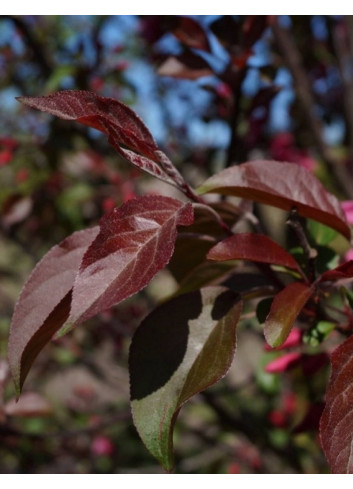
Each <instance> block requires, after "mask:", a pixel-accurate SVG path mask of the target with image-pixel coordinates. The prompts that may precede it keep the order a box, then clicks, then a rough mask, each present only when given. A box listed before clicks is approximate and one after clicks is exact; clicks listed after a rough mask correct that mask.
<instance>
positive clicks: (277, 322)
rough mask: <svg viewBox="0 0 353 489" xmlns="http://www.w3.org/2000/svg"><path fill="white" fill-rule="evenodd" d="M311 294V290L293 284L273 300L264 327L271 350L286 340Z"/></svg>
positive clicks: (298, 284)
mask: <svg viewBox="0 0 353 489" xmlns="http://www.w3.org/2000/svg"><path fill="white" fill-rule="evenodd" d="M312 294H313V288H312V287H309V286H308V285H305V284H303V283H301V282H293V283H291V284H289V285H287V287H285V288H284V289H283V290H281V292H279V293H278V294H277V295H276V296H275V297H274V299H273V302H272V305H271V309H270V312H269V314H268V316H267V318H266V321H265V325H264V333H265V338H266V341H267V343H268V344H269V345H270V346H272V347H273V348H275V347H277V346H280V345H282V343H284V342H285V340H286V339H287V337H288V335H289V333H290V331H291V329H292V327H293V324H294V321H295V320H296V318H297V317H298V315H299V314H300V311H301V310H302V308H303V307H304V306H305V304H306V303H307V301H308V300H309V299H310V297H311V296H312Z"/></svg>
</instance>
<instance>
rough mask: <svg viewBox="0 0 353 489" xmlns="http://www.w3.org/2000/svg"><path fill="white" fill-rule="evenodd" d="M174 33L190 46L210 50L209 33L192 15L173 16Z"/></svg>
mask: <svg viewBox="0 0 353 489" xmlns="http://www.w3.org/2000/svg"><path fill="white" fill-rule="evenodd" d="M171 20H172V22H173V27H172V33H173V34H174V36H175V37H176V38H177V39H178V40H179V41H180V42H181V43H183V44H185V45H186V46H188V47H190V48H194V49H202V50H203V51H210V46H209V43H208V39H207V35H206V33H205V31H204V30H203V28H202V27H201V25H200V24H199V23H198V22H197V21H196V20H194V19H193V18H191V17H183V16H180V17H179V16H172V17H171Z"/></svg>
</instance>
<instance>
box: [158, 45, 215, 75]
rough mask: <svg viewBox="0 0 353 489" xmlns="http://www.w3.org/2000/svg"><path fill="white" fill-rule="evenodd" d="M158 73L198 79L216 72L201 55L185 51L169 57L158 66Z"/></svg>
mask: <svg viewBox="0 0 353 489" xmlns="http://www.w3.org/2000/svg"><path fill="white" fill-rule="evenodd" d="M158 74H159V75H161V76H171V77H173V78H186V79H188V80H197V79H198V78H201V77H203V76H211V75H213V74H214V72H213V70H212V68H211V67H210V65H209V64H208V63H207V61H205V60H204V59H203V58H201V56H198V55H197V54H194V53H192V52H185V53H183V54H181V55H179V56H170V57H169V58H167V59H166V60H165V61H164V63H163V64H162V65H161V66H160V67H159V68H158Z"/></svg>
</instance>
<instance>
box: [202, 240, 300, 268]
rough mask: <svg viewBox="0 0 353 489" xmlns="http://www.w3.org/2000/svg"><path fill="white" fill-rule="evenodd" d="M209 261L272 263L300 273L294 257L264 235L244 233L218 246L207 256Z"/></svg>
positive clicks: (221, 242)
mask: <svg viewBox="0 0 353 489" xmlns="http://www.w3.org/2000/svg"><path fill="white" fill-rule="evenodd" d="M207 258H208V259H209V260H216V261H225V260H249V261H255V262H260V263H271V264H274V265H280V266H283V267H287V268H291V269H293V270H298V271H300V268H299V265H298V263H297V262H296V261H295V260H294V258H293V257H292V255H290V254H289V253H287V251H286V250H284V249H283V248H282V247H281V246H279V245H278V244H277V243H275V242H274V241H272V239H270V238H268V237H267V236H265V235H263V234H255V233H242V234H236V235H234V236H230V237H229V238H227V239H224V240H223V241H220V242H219V243H217V244H216V246H214V247H213V248H211V249H210V251H209V252H208V254H207Z"/></svg>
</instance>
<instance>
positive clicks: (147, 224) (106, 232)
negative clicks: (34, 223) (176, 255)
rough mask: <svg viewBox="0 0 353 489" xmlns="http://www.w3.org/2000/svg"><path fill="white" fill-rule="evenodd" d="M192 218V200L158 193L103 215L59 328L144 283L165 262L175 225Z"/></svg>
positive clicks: (85, 315)
mask: <svg viewBox="0 0 353 489" xmlns="http://www.w3.org/2000/svg"><path fill="white" fill-rule="evenodd" d="M192 221H193V210H192V206H191V204H190V203H183V202H180V201H179V200H176V199H172V198H170V197H163V196H160V195H158V196H154V195H147V196H145V197H141V198H139V199H134V200H130V201H128V202H126V203H125V204H124V205H122V206H121V207H120V208H119V209H114V211H112V212H111V213H110V214H107V215H105V216H104V217H103V218H102V219H101V221H100V232H99V235H98V236H97V237H96V239H95V240H94V241H93V243H92V244H91V246H90V247H89V249H88V250H87V252H86V253H85V255H84V257H83V260H82V263H81V266H80V269H79V272H78V274H77V276H76V279H75V284H74V289H73V296H72V304H71V312H70V317H69V319H68V321H67V325H66V326H65V327H64V328H63V332H66V331H67V330H69V329H71V327H72V326H73V325H75V324H78V323H80V322H82V321H84V320H86V319H88V318H89V317H92V316H94V315H95V314H97V313H99V312H101V311H103V310H105V309H108V308H109V307H111V306H112V305H113V304H117V303H118V302H121V301H122V300H123V299H126V298H127V297H129V296H131V295H132V294H135V293H136V292H138V291H139V290H141V289H142V288H143V287H145V286H146V285H147V284H148V283H149V282H150V280H151V279H152V277H153V276H154V275H155V274H156V273H157V272H158V271H159V270H161V269H162V268H164V267H165V265H167V263H168V262H169V260H170V258H171V256H172V253H173V250H174V244H175V240H176V237H177V230H176V227H177V226H179V225H185V226H187V225H188V224H192Z"/></svg>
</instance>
